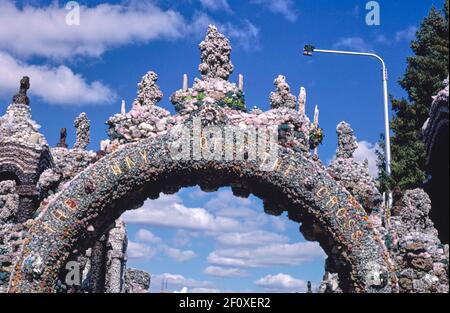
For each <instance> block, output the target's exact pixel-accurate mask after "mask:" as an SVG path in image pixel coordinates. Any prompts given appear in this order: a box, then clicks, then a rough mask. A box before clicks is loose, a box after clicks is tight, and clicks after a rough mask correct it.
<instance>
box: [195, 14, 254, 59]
mask: <svg viewBox="0 0 450 313" xmlns="http://www.w3.org/2000/svg"><path fill="white" fill-rule="evenodd" d="M192 19H193V21H194V22H193V23H192V25H190V26H189V29H190V32H191V33H193V34H194V35H196V36H198V37H203V36H204V35H205V30H206V29H207V27H208V25H209V24H214V25H216V26H217V28H218V30H219V31H220V32H222V33H224V34H225V35H226V36H227V37H228V38H229V39H230V40H231V44H232V45H233V46H234V45H238V46H240V47H242V48H243V49H244V50H246V51H254V50H259V49H260V48H261V45H260V42H259V28H258V27H256V26H255V25H254V24H253V23H252V22H250V21H249V20H247V19H243V20H241V21H239V22H234V23H231V22H226V23H221V22H218V21H215V20H213V19H212V18H211V17H209V16H208V15H207V14H205V13H203V12H197V13H196V14H194V17H193V18H192Z"/></svg>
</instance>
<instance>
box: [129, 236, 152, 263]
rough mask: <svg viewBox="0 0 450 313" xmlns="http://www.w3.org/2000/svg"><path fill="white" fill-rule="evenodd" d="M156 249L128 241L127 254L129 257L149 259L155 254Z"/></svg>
mask: <svg viewBox="0 0 450 313" xmlns="http://www.w3.org/2000/svg"><path fill="white" fill-rule="evenodd" d="M156 252H157V250H156V249H153V248H151V247H149V246H147V245H145V244H142V243H137V242H133V241H131V240H129V241H128V248H127V256H128V258H129V259H145V260H150V259H152V258H153V257H154V256H155V255H156Z"/></svg>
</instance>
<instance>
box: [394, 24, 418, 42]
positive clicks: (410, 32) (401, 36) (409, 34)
mask: <svg viewBox="0 0 450 313" xmlns="http://www.w3.org/2000/svg"><path fill="white" fill-rule="evenodd" d="M416 33H417V27H416V26H409V27H407V28H405V29H403V30H401V31H398V32H397V33H395V40H396V41H403V40H405V41H411V40H413V39H414V38H415V37H416Z"/></svg>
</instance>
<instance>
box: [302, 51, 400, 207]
mask: <svg viewBox="0 0 450 313" xmlns="http://www.w3.org/2000/svg"><path fill="white" fill-rule="evenodd" d="M314 53H330V54H343V55H355V56H363V57H372V58H376V59H377V60H379V61H380V62H381V65H382V68H383V100H384V132H385V158H386V173H387V174H388V175H389V176H391V173H392V171H391V136H390V131H389V130H390V128H389V101H388V84H387V82H388V72H387V68H386V63H385V62H384V60H383V59H382V58H381V57H380V56H379V55H377V54H374V53H365V52H352V51H337V50H322V49H316V47H314V46H313V45H306V46H305V48H304V49H303V55H305V56H312V55H313V54H314ZM391 202H392V196H391V194H389V206H390V205H391Z"/></svg>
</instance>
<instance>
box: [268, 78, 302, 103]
mask: <svg viewBox="0 0 450 313" xmlns="http://www.w3.org/2000/svg"><path fill="white" fill-rule="evenodd" d="M273 84H274V85H275V88H276V91H274V92H272V93H270V106H271V108H272V109H278V108H288V109H292V110H295V108H296V107H297V97H296V96H294V95H293V94H291V87H289V85H288V83H287V82H286V77H285V76H283V75H279V76H278V77H277V78H275V80H274V81H273Z"/></svg>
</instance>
